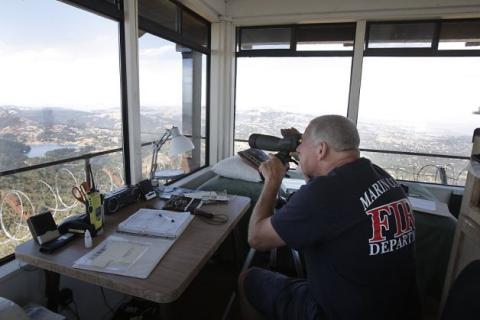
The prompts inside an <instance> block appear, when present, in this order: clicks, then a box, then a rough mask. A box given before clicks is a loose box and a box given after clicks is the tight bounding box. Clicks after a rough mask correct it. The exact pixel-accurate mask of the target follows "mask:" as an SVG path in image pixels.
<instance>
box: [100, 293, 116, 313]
mask: <svg viewBox="0 0 480 320" xmlns="http://www.w3.org/2000/svg"><path fill="white" fill-rule="evenodd" d="M100 291H101V292H102V297H103V302H104V303H105V305H106V306H107V308H108V309H109V310H110V312H112V313H115V310H114V309H113V308H112V307H111V306H110V305H109V304H108V302H107V297H106V296H105V292H104V291H103V287H100Z"/></svg>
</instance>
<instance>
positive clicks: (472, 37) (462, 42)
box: [438, 20, 480, 50]
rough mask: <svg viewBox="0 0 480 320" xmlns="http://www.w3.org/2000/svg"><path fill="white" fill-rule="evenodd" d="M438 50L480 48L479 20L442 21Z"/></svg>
mask: <svg viewBox="0 0 480 320" xmlns="http://www.w3.org/2000/svg"><path fill="white" fill-rule="evenodd" d="M438 49H440V50H480V21H478V20H474V21H461V22H442V25H441V29H440V41H439V43H438Z"/></svg>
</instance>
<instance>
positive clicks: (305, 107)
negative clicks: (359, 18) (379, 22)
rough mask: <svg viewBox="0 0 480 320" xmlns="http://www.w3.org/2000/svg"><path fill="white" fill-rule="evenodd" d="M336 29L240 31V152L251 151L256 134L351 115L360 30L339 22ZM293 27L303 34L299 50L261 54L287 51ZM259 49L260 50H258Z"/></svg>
mask: <svg viewBox="0 0 480 320" xmlns="http://www.w3.org/2000/svg"><path fill="white" fill-rule="evenodd" d="M334 26H335V25H331V24H329V25H312V26H309V25H305V26H291V27H268V28H267V27H249V28H241V29H240V30H239V32H240V34H241V36H240V41H241V45H240V50H239V52H237V79H236V95H235V97H236V100H235V139H236V141H235V150H236V151H238V150H241V149H245V148H248V145H247V143H246V140H248V137H249V135H250V134H252V133H262V134H268V135H274V136H280V129H281V128H290V127H295V128H297V129H298V130H300V131H303V130H304V129H305V127H306V126H307V125H308V123H309V121H310V120H311V119H313V118H314V117H316V116H320V115H323V114H341V115H345V116H346V115H347V107H348V92H349V84H350V69H351V60H352V58H351V56H352V50H351V48H352V47H350V44H352V45H353V40H354V37H355V34H354V33H355V26H354V25H353V24H339V25H338V26H339V29H338V30H337V29H335V28H334ZM293 29H295V30H296V31H295V33H296V35H297V37H296V42H295V41H294V45H295V47H296V51H292V50H290V51H283V52H282V53H281V54H278V53H275V52H272V51H274V50H270V51H269V52H265V53H261V51H262V50H265V49H266V48H269V49H273V48H279V47H282V46H284V44H288V47H287V45H285V46H284V48H289V47H290V43H291V39H290V34H291V33H293V31H292V30H293ZM246 35H248V36H246ZM282 48H283V47H282ZM346 48H349V49H346ZM328 49H330V50H328ZM256 50H257V51H259V52H252V51H256ZM332 50H335V51H332ZM306 51H309V52H306ZM348 51H350V52H348Z"/></svg>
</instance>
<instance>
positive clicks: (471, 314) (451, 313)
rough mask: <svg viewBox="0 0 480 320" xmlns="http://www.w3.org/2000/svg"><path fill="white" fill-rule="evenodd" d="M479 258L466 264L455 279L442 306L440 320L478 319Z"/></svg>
mask: <svg viewBox="0 0 480 320" xmlns="http://www.w3.org/2000/svg"><path fill="white" fill-rule="evenodd" d="M478 297H480V260H475V261H473V262H471V263H470V264H469V265H467V266H466V267H465V268H464V269H463V270H462V272H460V274H459V275H458V277H457V279H455V281H454V283H453V285H452V287H451V288H450V291H449V292H448V297H447V300H446V302H445V306H444V308H443V312H442V316H441V318H440V319H441V320H454V319H455V320H457V319H462V320H474V319H480V303H479V302H478Z"/></svg>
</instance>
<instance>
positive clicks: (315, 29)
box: [296, 24, 355, 51]
mask: <svg viewBox="0 0 480 320" xmlns="http://www.w3.org/2000/svg"><path fill="white" fill-rule="evenodd" d="M296 32H297V34H296V38H297V51H310V50H320V51H328V50H348V51H353V41H354V39H355V25H354V24H352V25H323V26H304V27H298V28H297V31H296Z"/></svg>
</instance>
